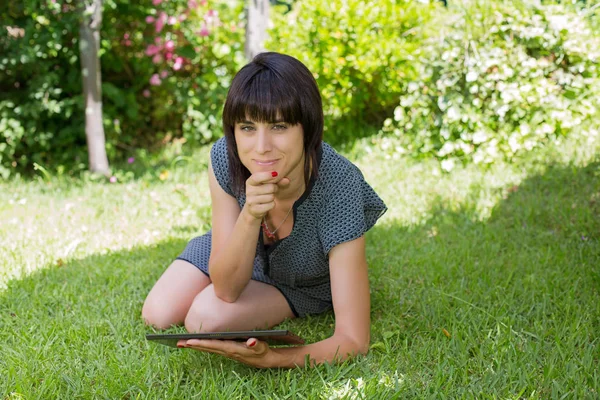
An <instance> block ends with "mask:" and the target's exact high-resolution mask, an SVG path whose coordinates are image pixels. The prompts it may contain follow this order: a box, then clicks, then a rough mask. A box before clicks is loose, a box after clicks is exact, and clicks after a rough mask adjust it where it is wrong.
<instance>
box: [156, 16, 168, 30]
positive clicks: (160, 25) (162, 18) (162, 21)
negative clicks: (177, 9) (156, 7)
mask: <svg viewBox="0 0 600 400" xmlns="http://www.w3.org/2000/svg"><path fill="white" fill-rule="evenodd" d="M165 22H167V14H165V13H164V12H162V11H161V13H160V14H159V15H158V18H157V19H156V22H155V24H154V28H155V30H156V33H158V32H160V31H162V28H163V27H164V26H165Z"/></svg>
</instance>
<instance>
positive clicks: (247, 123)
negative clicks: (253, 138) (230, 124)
mask: <svg viewBox="0 0 600 400" xmlns="http://www.w3.org/2000/svg"><path fill="white" fill-rule="evenodd" d="M282 122H285V121H284V120H282V119H278V120H276V121H271V122H268V123H269V124H280V123H282ZM238 124H246V125H254V122H252V121H240V122H238Z"/></svg>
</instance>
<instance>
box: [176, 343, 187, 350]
mask: <svg viewBox="0 0 600 400" xmlns="http://www.w3.org/2000/svg"><path fill="white" fill-rule="evenodd" d="M177 347H179V348H180V349H181V348H183V347H185V346H184V345H183V344H179V343H177Z"/></svg>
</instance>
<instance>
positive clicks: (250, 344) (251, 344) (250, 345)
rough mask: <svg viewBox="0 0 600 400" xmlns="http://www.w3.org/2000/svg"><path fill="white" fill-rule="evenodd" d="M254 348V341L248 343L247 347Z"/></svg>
mask: <svg viewBox="0 0 600 400" xmlns="http://www.w3.org/2000/svg"><path fill="white" fill-rule="evenodd" d="M254 346H256V340H253V341H251V342H250V343H248V347H254Z"/></svg>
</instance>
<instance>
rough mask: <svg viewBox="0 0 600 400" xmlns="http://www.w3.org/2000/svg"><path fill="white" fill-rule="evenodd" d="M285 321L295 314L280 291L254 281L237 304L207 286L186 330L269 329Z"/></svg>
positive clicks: (197, 299) (192, 309) (188, 320)
mask: <svg viewBox="0 0 600 400" xmlns="http://www.w3.org/2000/svg"><path fill="white" fill-rule="evenodd" d="M286 318H294V313H293V312H292V310H291V309H290V306H289V304H288V302H287V300H286V299H285V297H283V294H281V292H280V291H279V289H277V288H275V287H274V286H271V285H268V284H266V283H263V282H258V281H253V280H251V281H250V282H248V285H247V286H246V288H245V289H244V291H243V292H242V294H241V295H240V297H239V298H238V299H237V300H236V302H235V303H227V302H225V301H223V300H221V299H219V298H218V297H217V296H216V295H215V291H214V287H213V285H212V284H210V285H208V286H207V287H206V288H205V289H204V290H202V291H201V292H200V293H199V294H198V295H197V296H196V298H195V299H194V301H193V303H192V306H191V308H190V310H189V312H188V314H187V316H186V317H185V327H186V329H187V330H188V331H189V332H222V331H239V330H252V329H268V328H271V327H273V326H275V325H277V324H279V323H281V322H282V321H283V320H284V319H286Z"/></svg>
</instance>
